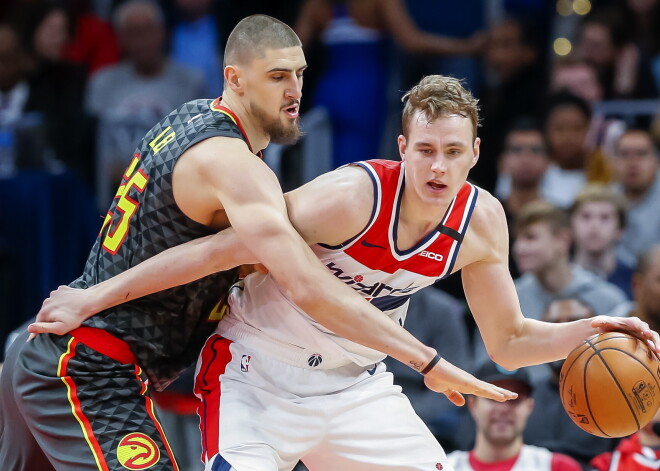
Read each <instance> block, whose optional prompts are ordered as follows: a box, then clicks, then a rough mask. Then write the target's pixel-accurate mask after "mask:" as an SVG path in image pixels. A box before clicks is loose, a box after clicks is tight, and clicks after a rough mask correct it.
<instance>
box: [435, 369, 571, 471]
mask: <svg viewBox="0 0 660 471" xmlns="http://www.w3.org/2000/svg"><path fill="white" fill-rule="evenodd" d="M475 376H476V377H477V378H479V379H481V380H483V381H488V382H489V383H493V384H496V385H498V386H501V387H503V388H507V389H508V390H510V391H514V392H516V393H518V398H517V399H514V400H512V401H508V402H506V403H497V402H495V401H491V400H488V399H483V398H479V397H474V396H469V397H468V409H469V411H470V415H471V416H472V418H473V419H474V422H475V423H476V438H475V444H474V448H473V449H472V450H471V451H469V452H465V451H454V452H453V453H450V454H449V455H448V458H449V461H450V463H451V464H452V465H453V466H454V469H455V471H493V470H497V471H512V470H521V471H522V470H525V471H527V470H534V471H581V469H582V468H581V467H580V465H579V464H578V463H577V462H576V461H575V460H573V459H572V458H570V457H568V456H565V455H560V454H558V453H552V452H551V451H550V450H548V449H545V448H539V447H536V446H532V445H526V444H525V442H523V431H524V430H525V426H526V425H527V421H528V419H529V416H530V414H531V413H532V410H534V404H535V401H534V399H532V397H531V393H532V385H531V382H530V379H529V376H528V375H527V372H526V371H525V370H524V369H519V370H515V371H507V370H505V369H503V368H501V367H500V366H498V365H496V364H494V363H492V362H490V361H489V362H487V363H485V364H484V365H483V366H482V367H481V368H479V369H478V370H477V371H476V373H475ZM540 406H541V407H544V406H545V404H540Z"/></svg>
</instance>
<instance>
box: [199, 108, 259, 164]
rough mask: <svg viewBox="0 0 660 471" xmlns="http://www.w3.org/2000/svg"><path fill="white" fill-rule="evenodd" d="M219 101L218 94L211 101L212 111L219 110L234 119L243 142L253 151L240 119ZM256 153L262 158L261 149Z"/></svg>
mask: <svg viewBox="0 0 660 471" xmlns="http://www.w3.org/2000/svg"><path fill="white" fill-rule="evenodd" d="M221 101H222V97H221V96H219V97H218V98H216V99H215V100H213V103H211V109H212V110H213V111H220V112H221V113H225V114H227V115H229V117H230V118H231V119H233V120H234V123H236V126H238V129H240V131H241V134H243V137H244V138H245V143H246V144H247V146H248V148H249V149H250V152H254V150H252V144H250V139H248V135H247V133H246V132H245V129H243V125H242V124H241V120H240V119H238V116H236V113H234V112H233V111H232V110H230V109H229V108H227V107H226V106H222V105H221V104H220V102H221ZM258 155H259V157H260V158H262V159H263V158H264V157H263V154H262V153H261V151H259V154H258Z"/></svg>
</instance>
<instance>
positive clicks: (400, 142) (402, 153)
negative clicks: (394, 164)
mask: <svg viewBox="0 0 660 471" xmlns="http://www.w3.org/2000/svg"><path fill="white" fill-rule="evenodd" d="M396 142H397V145H398V146H399V156H400V157H401V160H406V157H405V155H406V147H407V141H406V136H404V135H403V134H401V135H400V136H399V138H398V139H397V141H396Z"/></svg>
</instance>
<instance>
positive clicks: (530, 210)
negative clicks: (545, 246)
mask: <svg viewBox="0 0 660 471" xmlns="http://www.w3.org/2000/svg"><path fill="white" fill-rule="evenodd" d="M539 222H542V223H544V224H547V225H548V226H550V231H551V232H552V233H553V234H557V233H558V232H560V231H562V230H564V229H570V227H571V224H570V220H569V218H568V213H567V212H566V211H564V210H563V209H562V208H560V207H558V206H555V205H552V204H550V203H548V202H547V201H544V200H536V201H532V202H531V203H527V204H526V205H525V206H523V208H522V209H521V210H520V212H519V213H518V215H517V216H516V223H515V232H516V234H519V233H520V232H521V231H524V230H525V229H527V228H528V227H529V226H532V225H534V224H536V223H539Z"/></svg>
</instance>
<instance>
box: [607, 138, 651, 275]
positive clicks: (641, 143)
mask: <svg viewBox="0 0 660 471" xmlns="http://www.w3.org/2000/svg"><path fill="white" fill-rule="evenodd" d="M658 159H659V156H658V150H657V148H656V145H655V143H654V142H653V137H652V136H651V134H650V133H649V132H648V131H646V130H641V129H630V130H628V131H626V132H625V133H623V134H622V135H621V136H620V137H619V139H618V140H617V141H616V142H615V145H614V154H613V156H612V166H613V168H614V174H615V181H616V188H617V189H618V190H619V191H621V192H622V193H623V195H624V196H625V198H626V200H627V202H628V223H627V227H626V230H625V231H624V232H623V237H622V238H621V242H620V243H619V247H618V253H619V255H620V256H621V257H623V258H627V259H628V260H631V261H633V262H634V260H635V258H636V257H637V256H638V255H639V254H640V253H642V252H644V251H645V250H647V249H648V248H649V247H650V246H651V245H653V244H654V243H657V242H660V211H659V210H658V205H659V204H660V161H659V160H658Z"/></svg>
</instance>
